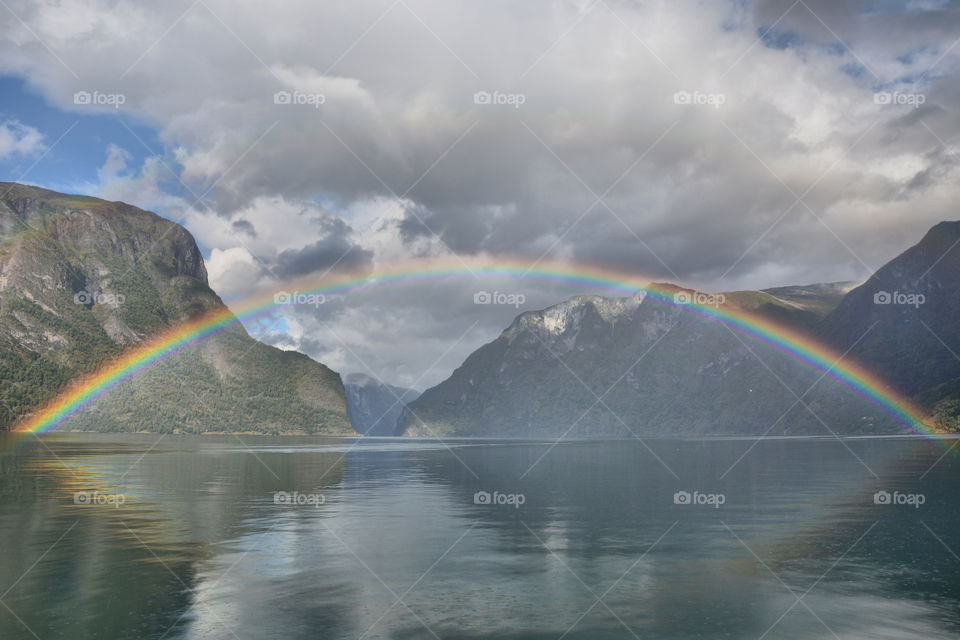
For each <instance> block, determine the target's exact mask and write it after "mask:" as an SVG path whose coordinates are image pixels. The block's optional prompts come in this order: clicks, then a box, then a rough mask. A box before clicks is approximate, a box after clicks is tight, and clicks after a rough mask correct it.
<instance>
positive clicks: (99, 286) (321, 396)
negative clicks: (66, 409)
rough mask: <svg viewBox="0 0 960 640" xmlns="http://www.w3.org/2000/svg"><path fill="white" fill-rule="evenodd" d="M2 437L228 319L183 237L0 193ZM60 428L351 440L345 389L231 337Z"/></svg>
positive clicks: (300, 360) (290, 357)
mask: <svg viewBox="0 0 960 640" xmlns="http://www.w3.org/2000/svg"><path fill="white" fill-rule="evenodd" d="M0 194H2V195H0V399H2V400H3V402H2V403H0V428H9V427H11V426H12V425H14V424H15V422H16V421H17V420H18V419H20V418H21V417H23V416H24V415H25V414H27V413H28V412H30V411H31V410H33V409H35V408H36V407H38V406H39V405H40V404H41V403H42V402H44V401H46V400H48V399H50V398H51V397H53V396H54V395H55V394H56V393H57V392H58V391H60V390H61V389H63V388H64V387H65V386H66V385H67V384H68V383H69V382H71V381H73V380H76V379H77V377H78V376H80V375H82V374H84V373H87V372H90V371H92V370H94V369H96V368H97V367H98V366H99V365H101V364H102V363H105V362H107V361H109V360H110V359H111V358H113V357H115V356H116V355H117V354H119V353H120V352H122V351H123V350H124V349H125V348H127V347H129V346H131V345H135V344H138V343H140V342H143V341H144V340H146V339H147V338H150V337H152V336H154V335H156V334H158V333H159V332H161V331H163V330H165V329H167V328H169V327H171V326H174V325H176V324H177V323H178V322H181V321H183V320H186V319H190V318H195V317H198V316H200V315H202V314H204V313H207V312H210V311H214V310H221V309H224V308H225V307H224V305H223V302H222V301H221V300H220V298H219V297H218V296H217V295H216V293H214V292H213V290H211V289H210V287H209V285H208V283H207V273H206V269H205V267H204V264H203V257H202V255H201V254H200V250H199V249H198V247H197V245H196V242H195V241H194V239H193V237H192V236H191V235H190V233H189V232H187V231H186V229H184V228H183V227H181V226H179V225H177V224H175V223H173V222H170V221H168V220H165V219H164V218H161V217H160V216H158V215H156V214H154V213H150V212H147V211H143V210H141V209H138V208H136V207H133V206H131V205H127V204H124V203H120V202H107V201H105V200H100V199H98V198H90V197H85V196H73V195H65V194H60V193H56V192H53V191H49V190H46V189H41V188H38V187H30V186H25V185H20V184H12V183H0ZM65 428H74V429H90V430H108V431H185V432H192V433H198V432H207V431H251V432H260V433H279V432H301V433H343V434H347V433H353V431H352V429H351V428H350V423H349V420H348V419H347V414H346V399H345V395H344V389H343V383H342V382H341V380H340V376H339V375H338V374H337V373H335V372H333V371H331V370H330V369H328V368H327V367H325V366H323V365H322V364H320V363H317V362H315V361H313V360H311V359H310V358H308V357H307V356H305V355H303V354H300V353H295V352H284V351H281V350H279V349H276V348H274V347H271V346H268V345H266V344H263V343H260V342H258V341H256V340H254V339H253V338H251V337H250V336H249V335H248V334H247V332H246V331H245V330H244V329H243V327H242V326H241V325H239V324H237V325H235V326H233V327H231V328H230V329H228V330H226V331H224V332H223V333H222V334H220V335H218V336H216V337H214V338H212V339H209V340H207V341H205V342H204V343H202V344H201V345H200V346H199V347H197V348H194V349H189V350H186V351H184V352H181V353H179V354H177V355H175V356H173V357H171V358H169V359H167V360H165V361H164V362H162V363H160V364H158V365H156V366H154V367H151V368H150V369H148V370H147V371H145V372H143V373H141V374H138V375H137V376H136V377H135V378H134V379H131V380H128V381H126V382H124V383H122V384H120V385H119V386H118V387H116V388H115V389H113V390H112V391H111V393H109V394H106V395H105V396H104V397H103V398H101V399H100V400H99V401H98V402H97V403H95V405H94V406H93V407H92V408H91V409H88V410H85V411H83V412H81V413H80V414H78V415H76V416H74V417H73V418H71V420H70V421H69V423H68V424H67V425H65Z"/></svg>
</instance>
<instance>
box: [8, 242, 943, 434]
mask: <svg viewBox="0 0 960 640" xmlns="http://www.w3.org/2000/svg"><path fill="white" fill-rule="evenodd" d="M478 277H483V278H486V279H504V280H508V281H510V282H512V283H520V282H536V283H542V284H556V285H563V286H570V287H578V288H581V289H582V288H589V289H591V290H594V291H597V290H600V291H603V292H606V293H610V294H614V295H620V296H629V295H637V294H642V295H644V296H645V297H644V299H645V300H650V301H652V302H654V303H656V304H660V305H664V306H668V307H672V308H680V309H682V310H684V311H685V312H688V313H691V314H693V315H695V316H698V317H700V318H702V319H704V320H715V321H722V322H724V323H726V324H727V325H728V326H729V327H730V328H731V329H733V330H735V331H737V332H739V333H741V334H743V335H746V336H748V337H751V338H753V339H757V340H760V341H761V342H764V343H766V344H769V345H771V346H773V347H774V348H776V349H778V350H780V351H781V352H783V353H785V354H787V355H788V356H790V357H792V358H795V359H797V360H799V361H801V362H803V363H805V364H806V365H808V366H810V367H812V368H813V369H815V370H818V371H820V372H822V373H823V374H824V376H826V377H829V378H831V379H833V380H835V381H836V382H838V383H840V384H842V385H843V386H845V387H847V388H849V389H851V390H852V391H854V392H855V393H857V394H858V395H860V396H862V397H864V398H866V399H867V400H869V401H871V402H872V403H874V404H876V405H877V406H879V407H880V408H881V409H883V410H884V411H885V412H886V413H888V414H889V415H891V416H892V417H894V418H895V419H896V420H897V421H898V422H900V423H901V424H903V425H904V426H905V427H906V428H908V429H910V430H911V431H914V432H916V433H920V434H925V435H926V434H931V433H935V430H934V429H933V428H932V427H931V426H930V425H928V424H927V423H926V421H925V419H924V416H923V414H922V413H921V412H920V411H919V410H918V409H917V408H916V407H915V406H913V405H912V404H911V403H910V401H909V400H907V399H906V398H905V397H903V396H902V395H900V394H899V393H898V392H897V391H895V390H894V389H892V388H891V387H889V385H887V384H886V383H885V382H884V381H882V380H881V379H879V378H878V377H876V376H874V375H873V374H872V373H871V372H869V371H868V370H866V369H865V368H863V367H862V366H860V365H857V364H856V363H853V362H845V361H843V359H842V357H841V356H840V354H838V353H837V352H835V351H833V350H832V349H830V348H828V347H826V346H824V345H822V344H819V343H817V342H815V341H814V340H812V339H811V338H809V337H807V336H805V335H802V334H800V333H798V332H796V331H793V330H791V329H789V328H787V327H784V326H782V325H778V324H776V323H774V322H771V321H769V320H767V319H765V318H762V317H759V316H757V315H755V314H751V313H749V312H746V311H744V310H741V309H738V308H736V307H734V306H729V305H712V304H700V303H696V302H678V301H677V300H675V298H674V293H675V289H673V288H667V287H663V286H661V285H655V284H654V285H652V284H650V280H648V279H644V278H641V277H640V276H638V275H637V274H630V273H623V272H618V271H613V270H610V269H601V268H597V267H592V266H586V265H574V264H570V263H543V262H541V263H534V264H531V263H529V262H527V263H525V262H522V261H516V260H509V261H504V260H497V261H496V262H490V261H486V262H485V261H480V260H472V261H470V262H465V261H463V260H456V261H452V260H447V261H444V262H431V263H422V262H420V263H408V264H404V265H398V266H394V267H390V268H386V269H382V270H380V271H377V272H374V273H373V274H367V275H363V276H357V275H332V276H326V277H322V278H320V279H319V280H313V281H310V280H301V281H298V282H294V283H290V285H289V286H287V287H286V288H285V292H288V293H289V292H290V291H294V292H296V293H297V297H299V296H310V295H314V296H320V295H322V296H325V297H330V296H338V295H347V294H362V293H365V292H370V291H376V290H381V289H385V288H395V287H401V286H413V285H416V284H422V283H431V282H443V281H449V280H457V279H459V280H474V279H475V278H478ZM295 302H296V300H293V301H291V296H287V297H286V298H284V296H283V294H282V292H277V291H270V292H265V293H260V294H257V295H253V296H250V297H248V298H245V299H243V300H241V301H239V302H236V303H234V304H233V308H232V309H223V310H219V311H215V312H212V313H211V314H208V315H206V316H203V317H200V318H197V319H194V320H191V321H188V322H185V323H182V324H179V325H177V326H176V327H173V328H171V329H170V330H168V331H166V332H164V333H161V334H159V335H157V336H155V337H154V338H153V339H151V340H149V341H147V342H145V343H143V344H141V345H139V346H137V347H134V348H133V349H131V350H129V351H128V352H126V353H124V354H122V355H121V356H120V357H118V358H117V359H116V360H114V361H113V362H111V363H109V364H107V365H105V366H104V367H102V368H101V369H100V370H98V371H96V372H93V373H91V374H89V375H87V376H85V377H83V378H81V379H80V380H79V381H78V382H76V383H75V384H73V385H71V386H70V387H69V388H67V389H66V390H64V391H63V392H61V393H60V394H59V395H58V396H57V397H56V398H54V399H53V400H51V401H50V402H48V403H47V404H46V405H45V406H43V407H41V408H40V409H38V410H37V411H35V412H33V413H32V414H30V415H29V416H27V417H26V418H25V419H24V420H22V421H21V422H20V424H18V425H17V426H16V427H15V430H16V431H20V432H27V433H43V432H47V431H50V430H52V429H55V428H57V427H58V426H60V425H62V424H64V423H65V422H66V421H67V420H69V419H70V417H71V416H72V415H74V414H76V413H77V412H78V411H80V410H82V409H83V408H84V407H86V406H88V405H90V404H91V403H93V402H95V401H96V400H97V399H98V398H100V397H101V396H103V395H104V394H106V393H109V392H110V390H111V389H113V388H115V387H116V386H117V385H118V384H120V383H122V382H124V381H126V380H129V379H130V378H132V377H134V376H136V375H137V374H138V373H140V372H142V371H144V370H146V369H148V368H150V367H151V366H153V365H155V364H157V363H158V362H161V361H162V360H164V359H166V358H169V357H170V356H172V355H173V354H175V353H178V352H180V351H182V350H184V349H188V348H190V347H192V346H194V345H196V344H199V343H201V342H203V341H205V340H208V339H210V338H211V337H213V336H215V335H218V334H220V333H222V332H223V331H226V330H228V329H229V328H231V327H235V326H237V325H238V323H240V322H242V321H244V320H251V319H255V318H257V317H259V316H263V315H267V314H270V313H274V312H276V311H278V310H280V309H282V308H283V307H285V306H289V305H291V304H294V303H295Z"/></svg>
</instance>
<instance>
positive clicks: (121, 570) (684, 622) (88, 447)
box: [0, 434, 960, 640]
mask: <svg viewBox="0 0 960 640" xmlns="http://www.w3.org/2000/svg"><path fill="white" fill-rule="evenodd" d="M19 439H20V438H19V437H10V436H8V437H6V438H5V440H4V441H3V442H2V444H3V447H4V449H3V450H4V451H5V453H4V455H3V457H2V458H0V463H2V467H0V474H2V486H0V491H2V493H0V536H2V540H3V553H2V554H0V604H2V606H0V638H4V639H14V638H34V637H36V638H40V639H41V640H57V639H61V638H63V639H67V638H70V639H75V638H109V639H113V638H124V639H127V638H155V639H159V638H214V639H220V638H223V639H228V638H233V639H237V638H240V639H244V640H246V639H247V638H253V639H259V638H290V639H298V638H311V639H314V638H331V639H337V638H371V639H372V638H395V639H406V638H433V637H438V638H443V639H447V638H466V639H474V638H475V639H480V638H503V639H513V640H519V639H521V638H530V639H541V638H561V637H565V638H583V639H590V640H596V639H605V638H637V637H640V638H670V639H673V638H763V637H770V638H844V639H846V638H948V637H957V636H958V634H960V557H958V556H957V552H960V510H958V508H957V506H958V500H957V496H958V494H960V464H958V461H957V460H956V458H955V452H956V451H957V450H958V449H960V446H958V447H957V448H955V449H954V450H953V451H952V452H950V453H947V454H946V455H944V452H945V450H946V449H948V448H949V447H950V446H951V445H953V444H954V441H951V440H945V441H939V442H934V441H930V440H924V439H905V438H904V439H901V438H878V439H847V440H844V441H842V442H841V441H840V440H837V439H833V438H823V439H816V438H814V439H769V440H763V441H755V440H747V439H726V440H648V441H646V442H643V443H642V442H639V441H637V440H625V441H598V442H569V443H561V444H559V445H556V446H551V445H550V443H536V442H509V441H507V442H504V441H476V440H456V441H448V442H445V443H441V442H438V441H431V440H376V439H368V440H350V439H319V438H267V437H254V436H241V437H233V436H223V437H186V436H166V437H163V438H160V439H159V440H158V436H156V435H124V436H119V435H91V434H63V435H55V436H47V437H44V438H43V440H42V441H41V440H39V439H33V438H31V439H28V440H26V441H20V442H18V441H17V440H19ZM878 491H881V492H887V494H889V496H890V500H889V502H890V503H896V502H901V504H890V503H886V504H885V503H884V502H887V501H886V499H885V497H884V496H885V495H887V494H884V493H880V494H879V497H878V498H877V499H875V497H874V496H875V493H876V492H878ZM277 492H282V493H280V494H279V497H278V494H277ZM294 492H297V494H296V495H293V494H294ZM478 492H481V493H480V494H479V495H478ZM483 492H486V494H490V500H489V501H488V500H487V499H486V494H485V493H483ZM495 492H496V493H495ZM684 492H686V493H684ZM695 492H696V493H695ZM687 494H689V500H688V499H687ZM77 496H79V498H78V497H77ZM878 500H879V502H880V504H877V501H878ZM278 501H279V502H280V503H281V504H277V502H278ZM77 502H80V504H77ZM478 502H479V504H478ZM497 502H502V503H504V504H497ZM677 502H679V503H680V504H677ZM698 502H699V503H700V504H697V503H698ZM920 502H922V504H918V503H920ZM520 503H522V504H520ZM685 503H686V504H685ZM721 503H722V504H721Z"/></svg>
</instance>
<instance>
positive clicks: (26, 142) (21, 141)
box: [0, 120, 47, 160]
mask: <svg viewBox="0 0 960 640" xmlns="http://www.w3.org/2000/svg"><path fill="white" fill-rule="evenodd" d="M46 148H47V147H46V144H45V143H44V135H43V134H42V133H40V131H38V130H37V129H35V128H33V127H31V126H28V125H25V124H22V123H20V122H18V121H17V120H4V121H3V122H0V160H6V159H8V158H11V157H14V156H21V157H29V156H33V155H36V154H38V153H42V152H43V151H44V150H45V149H46Z"/></svg>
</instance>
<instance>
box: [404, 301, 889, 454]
mask: <svg viewBox="0 0 960 640" xmlns="http://www.w3.org/2000/svg"><path fill="white" fill-rule="evenodd" d="M678 291H679V290H678ZM724 304H727V305H732V306H736V307H739V308H742V309H750V310H754V311H756V310H757V309H759V310H760V311H759V312H760V313H765V314H771V315H782V314H786V315H789V316H790V317H791V318H793V319H794V323H795V324H797V325H802V324H803V323H805V322H808V321H809V318H808V316H809V314H811V313H815V312H812V311H810V310H809V309H808V308H807V306H804V305H798V304H796V303H791V302H789V301H786V300H781V299H778V298H775V297H774V296H771V295H770V294H768V293H765V292H734V293H730V294H727V295H726V299H725V302H724ZM827 306H829V305H827ZM818 377H819V374H817V373H816V372H814V371H812V370H810V369H808V368H806V367H804V366H802V365H800V364H798V363H797V362H796V361H794V360H793V359H791V358H789V357H786V356H785V355H783V354H782V353H781V352H780V351H778V350H777V349H775V348H773V347H771V346H769V345H767V344H765V343H761V342H758V341H756V340H754V339H751V338H749V337H746V336H743V335H740V334H736V333H735V332H734V331H732V330H731V329H730V328H729V327H728V326H726V325H725V324H723V323H721V322H719V321H716V320H710V319H704V318H702V317H698V316H696V315H693V314H689V313H684V312H683V311H681V310H680V309H679V308H678V307H675V306H671V305H664V304H662V303H658V302H656V301H655V300H653V299H641V298H619V299H608V298H602V297H597V296H578V297H575V298H572V299H570V300H568V301H566V302H563V303H561V304H559V305H556V306H554V307H551V308H549V309H545V310H543V311H536V312H528V313H524V314H522V315H521V316H519V317H518V318H517V319H516V320H515V321H514V322H513V324H512V325H511V326H510V327H509V328H507V330H506V331H504V332H503V333H502V334H501V335H500V337H498V338H497V339H496V340H495V341H493V342H491V343H489V344H487V345H485V346H483V347H481V348H480V349H478V350H477V351H476V352H474V353H473V354H471V355H470V356H469V357H468V358H467V360H466V361H465V362H464V363H463V365H462V366H461V367H460V368H459V369H457V370H456V371H455V372H454V373H453V375H452V376H451V377H450V378H449V379H447V380H446V381H444V382H443V383H441V384H440V385H438V386H436V387H433V388H432V389H428V390H427V391H425V392H424V393H423V395H422V396H421V397H420V398H419V399H417V400H416V401H415V402H413V403H411V404H410V407H409V412H408V413H407V414H405V415H404V417H403V418H402V426H403V427H404V429H405V432H406V433H408V434H410V435H430V434H456V435H496V436H546V437H559V436H564V435H565V436H566V437H585V436H629V435H631V434H637V435H651V434H654V435H666V434H670V435H678V434H688V435H695V434H760V433H771V434H786V433H810V434H823V435H829V434H830V429H833V430H836V429H843V430H844V431H845V432H847V433H850V432H865V431H869V432H876V431H881V432H884V431H892V430H895V429H896V428H897V426H896V425H895V424H894V423H893V422H892V421H891V420H890V419H889V418H887V417H886V416H885V415H884V414H883V413H882V412H880V411H879V410H878V409H877V408H876V407H874V406H872V405H869V404H868V403H866V402H865V401H863V400H862V399H861V398H859V397H857V396H855V395H854V394H852V393H850V392H848V391H846V390H845V389H843V388H840V387H838V386H837V385H831V384H829V383H825V382H822V381H821V382H819V383H818V382H817V378H818ZM811 388H812V389H811ZM805 393H806V396H804V394H805ZM798 396H801V397H803V398H804V403H806V405H807V406H809V407H810V409H809V410H808V409H807V407H806V406H804V404H802V403H797V402H796V400H797V397H798ZM825 408H828V409H829V413H828V415H821V414H825V413H826V412H825V411H824V409H825ZM821 419H823V420H825V421H828V425H830V428H829V429H828V428H827V427H826V426H824V424H823V423H821V422H820V420H821Z"/></svg>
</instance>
